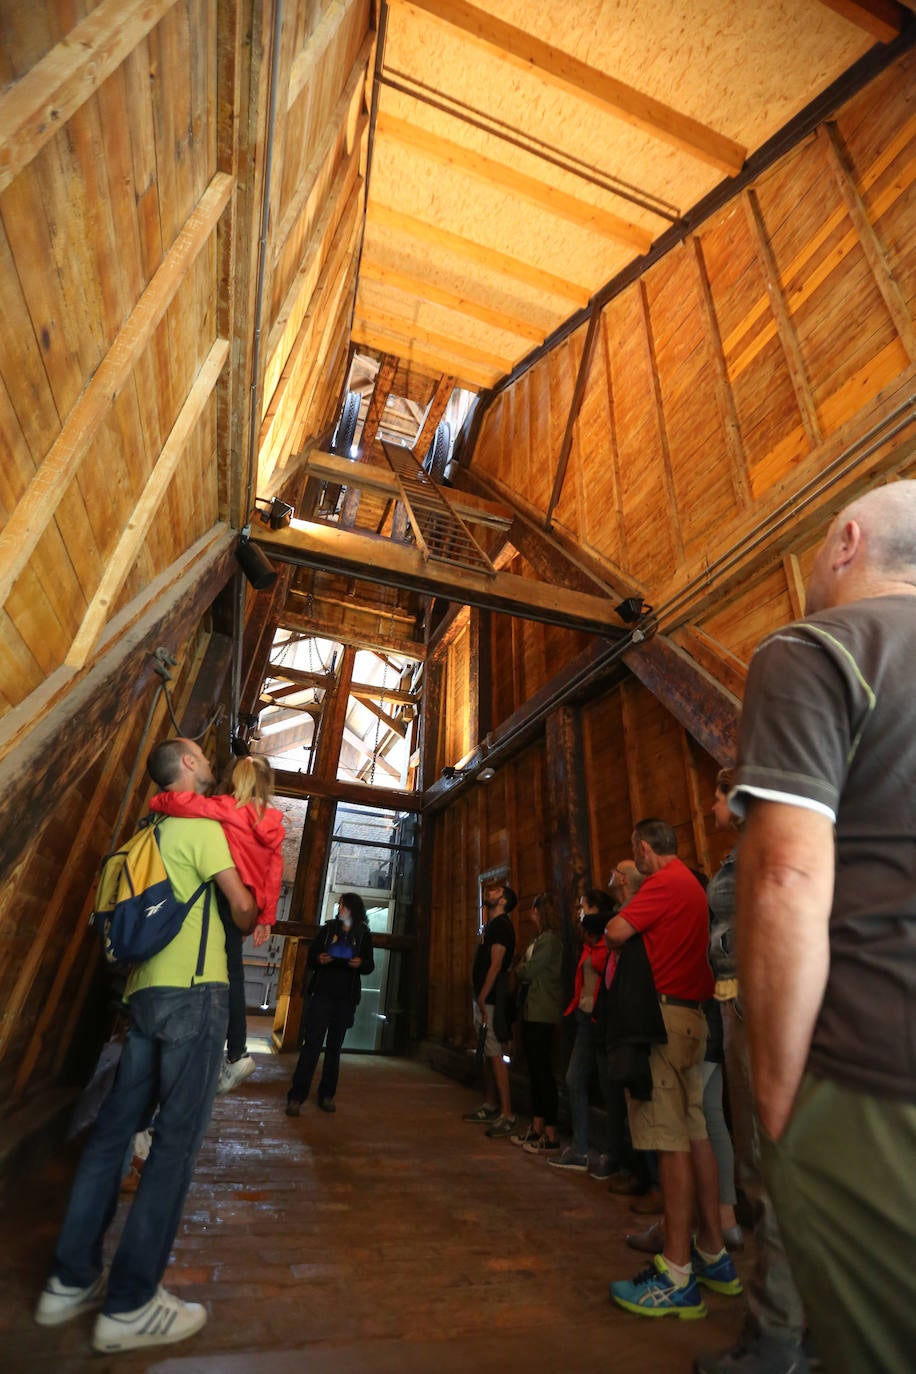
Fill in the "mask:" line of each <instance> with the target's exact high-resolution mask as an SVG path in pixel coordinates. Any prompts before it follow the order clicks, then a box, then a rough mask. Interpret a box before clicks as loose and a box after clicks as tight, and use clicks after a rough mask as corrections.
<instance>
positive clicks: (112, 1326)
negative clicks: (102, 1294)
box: [92, 1287, 207, 1355]
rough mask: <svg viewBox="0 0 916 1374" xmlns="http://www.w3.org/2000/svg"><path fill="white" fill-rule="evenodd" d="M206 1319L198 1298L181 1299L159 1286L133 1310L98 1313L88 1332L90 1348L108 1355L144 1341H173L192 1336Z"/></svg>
mask: <svg viewBox="0 0 916 1374" xmlns="http://www.w3.org/2000/svg"><path fill="white" fill-rule="evenodd" d="M206 1320H207V1309H206V1308H205V1307H202V1306H201V1304H200V1303H199V1302H182V1301H181V1298H176V1297H175V1294H174V1293H167V1292H166V1290H165V1289H164V1288H161V1287H160V1288H159V1289H158V1290H157V1292H156V1294H155V1296H154V1297H152V1298H150V1300H149V1302H147V1303H144V1304H143V1306H142V1307H138V1308H137V1310H136V1312H117V1313H115V1315H114V1316H107V1315H106V1314H105V1313H104V1312H102V1313H100V1314H99V1316H98V1317H96V1320H95V1329H94V1330H93V1332H92V1348H93V1350H97V1351H99V1352H100V1353H101V1354H103V1355H111V1354H114V1353H115V1352H116V1351H118V1350H138V1349H140V1348H141V1347H143V1346H147V1345H173V1344H174V1343H175V1342H176V1341H184V1340H187V1338H188V1336H193V1335H194V1333H195V1331H199V1330H200V1328H201V1327H202V1326H203V1325H204V1323H205V1322H206Z"/></svg>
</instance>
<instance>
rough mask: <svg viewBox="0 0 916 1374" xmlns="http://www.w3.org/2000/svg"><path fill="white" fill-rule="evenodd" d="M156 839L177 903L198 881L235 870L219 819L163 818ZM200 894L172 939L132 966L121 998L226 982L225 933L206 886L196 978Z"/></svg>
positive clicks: (201, 914) (200, 925)
mask: <svg viewBox="0 0 916 1374" xmlns="http://www.w3.org/2000/svg"><path fill="white" fill-rule="evenodd" d="M159 840H160V844H159V850H160V853H161V854H162V862H163V864H164V865H165V871H166V873H167V874H168V875H169V880H170V882H171V884H172V888H173V890H174V892H175V896H176V897H177V898H178V900H179V901H180V902H186V901H187V900H188V898H189V897H190V896H191V894H192V893H193V892H194V891H195V889H196V888H198V887H199V886H200V884H201V883H202V882H203V881H204V879H206V880H208V881H209V880H210V879H211V878H212V877H213V875H214V873H221V872H222V871H223V869H226V868H234V867H235V865H234V864H233V862H232V855H231V854H230V853H229V846H228V844H227V843H226V836H225V835H224V833H223V827H222V826H221V825H220V823H219V821H205V820H186V819H184V818H183V817H178V816H168V817H167V818H166V819H165V820H164V821H163V822H162V824H161V825H160V827H159ZM205 895H206V894H204V895H202V896H201V897H200V898H199V900H198V901H196V902H195V903H194V905H193V906H192V907H191V910H190V911H189V912H188V914H187V916H186V917H185V920H184V924H183V925H182V927H181V930H180V931H179V932H178V934H177V935H176V936H175V938H174V940H171V941H170V942H169V943H168V944H167V945H166V947H165V949H161V950H160V951H159V953H158V954H154V955H153V957H152V959H147V960H146V962H145V963H143V964H136V965H135V966H134V968H133V969H132V970H131V973H130V977H129V978H128V980H127V988H126V990H125V993H124V996H125V998H128V997H130V996H131V994H132V993H135V992H139V991H140V989H141V988H190V987H193V986H194V984H195V983H228V981H229V970H228V967H227V965H226V935H225V931H224V930H223V923H222V921H221V920H220V918H219V912H218V911H217V908H216V891H215V889H214V887H213V886H212V884H211V890H210V925H209V930H208V933H207V953H206V959H205V961H204V971H203V975H202V977H200V978H198V977H197V972H196V971H197V956H198V953H199V952H200V934H201V927H202V922H203V913H204V898H205Z"/></svg>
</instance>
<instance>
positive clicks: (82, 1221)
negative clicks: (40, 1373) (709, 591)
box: [52, 983, 228, 1315]
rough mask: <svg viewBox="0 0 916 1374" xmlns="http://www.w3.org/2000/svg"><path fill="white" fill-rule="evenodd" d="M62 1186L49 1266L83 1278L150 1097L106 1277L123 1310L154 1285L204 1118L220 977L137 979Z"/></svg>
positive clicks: (220, 1004) (212, 1075) (67, 1277)
mask: <svg viewBox="0 0 916 1374" xmlns="http://www.w3.org/2000/svg"><path fill="white" fill-rule="evenodd" d="M129 1005H130V1031H129V1032H128V1036H127V1040H126V1042H125V1045H124V1052H123V1054H122V1055H121V1062H120V1064H119V1066H118V1076H117V1078H116V1079H115V1083H114V1087H113V1088H112V1090H111V1092H110V1094H109V1095H108V1097H107V1098H106V1099H105V1101H104V1102H103V1103H102V1108H101V1111H100V1112H99V1116H98V1120H97V1122H96V1124H95V1129H94V1131H93V1133H92V1136H91V1138H90V1140H89V1142H88V1144H87V1145H86V1148H85V1150H84V1151H83V1157H82V1159H81V1160H80V1164H79V1168H78V1170H77V1173H76V1178H75V1179H74V1181H73V1187H72V1189H71V1191H70V1201H69V1203H68V1204H67V1213H66V1216H65V1217H64V1224H63V1227H62V1229H61V1233H60V1236H59V1238H58V1242H57V1250H56V1252H55V1256H54V1267H53V1270H52V1272H53V1273H54V1274H55V1275H56V1277H57V1278H58V1279H59V1280H60V1281H61V1283H64V1284H67V1285H70V1286H74V1287H78V1288H87V1287H88V1286H89V1285H90V1284H91V1283H93V1282H94V1281H95V1279H96V1278H97V1277H98V1275H99V1273H100V1272H101V1269H102V1243H103V1240H104V1237H105V1232H106V1231H107V1229H108V1227H109V1225H110V1223H111V1219H112V1217H113V1216H114V1213H115V1208H116V1207H117V1205H118V1190H119V1187H120V1183H121V1166H122V1163H123V1160H124V1154H125V1151H126V1149H127V1146H128V1143H129V1141H130V1140H131V1138H132V1137H133V1135H134V1133H135V1132H136V1131H137V1130H139V1129H140V1128H141V1127H142V1125H143V1124H144V1122H145V1121H146V1120H148V1118H149V1114H150V1112H151V1111H152V1109H153V1108H154V1107H155V1105H156V1103H157V1102H158V1103H159V1115H158V1117H157V1119H156V1130H155V1133H154V1135H153V1144H152V1149H151V1150H150V1154H149V1158H148V1159H147V1161H146V1165H145V1167H144V1170H143V1174H142V1176H141V1179H140V1184H139V1187H138V1188H137V1192H136V1194H135V1196H134V1201H133V1205H132V1206H131V1209H130V1213H129V1214H128V1217H127V1221H126V1222H125V1225H124V1231H123V1234H122V1236H121V1240H120V1243H119V1245H118V1248H117V1251H116V1252H115V1256H114V1259H113V1261H112V1264H111V1273H110V1275H109V1278H108V1296H107V1298H106V1300H105V1307H104V1310H105V1312H107V1313H109V1314H111V1315H114V1314H115V1313H118V1312H132V1311H134V1310H135V1308H138V1307H142V1306H143V1304H144V1303H146V1302H148V1301H149V1299H150V1298H151V1297H152V1296H153V1294H154V1293H155V1292H156V1289H157V1288H158V1286H159V1282H160V1280H161V1278H162V1275H163V1273H164V1272H165V1267H166V1265H167V1264H168V1261H169V1253H170V1252H171V1249H172V1242H173V1240H174V1239H175V1234H176V1232H177V1230H178V1223H179V1221H180V1220H181V1209H182V1207H183V1205H184V1199H185V1194H186V1193H187V1191H188V1185H189V1184H190V1182H191V1175H192V1173H193V1171H194V1161H195V1160H196V1158H197V1151H198V1149H199V1148H200V1142H201V1140H202V1139H203V1136H204V1132H205V1130H206V1129H207V1124H208V1122H209V1120H210V1111H211V1108H212V1106H213V1098H214V1096H215V1093H216V1084H217V1079H218V1076H219V1067H220V1063H221V1061H222V1057H223V1046H224V1044H225V1041H226V1025H227V1021H228V989H227V987H226V985H225V983H201V984H199V985H198V986H197V987H193V988H144V989H143V990H142V991H141V992H137V993H135V994H134V995H133V997H132V998H131V999H130V1004H129Z"/></svg>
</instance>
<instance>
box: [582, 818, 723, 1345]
mask: <svg viewBox="0 0 916 1374" xmlns="http://www.w3.org/2000/svg"><path fill="white" fill-rule="evenodd" d="M633 858H634V859H635V861H636V867H637V869H638V870H639V872H640V873H642V874H643V878H644V881H643V884H642V887H641V888H640V890H639V892H637V894H636V896H635V897H633V898H632V900H631V901H629V902H628V903H627V905H626V908H625V913H624V914H622V915H619V916H615V917H614V918H613V919H612V920H611V921H610V922H609V923H608V925H607V928H606V930H605V939H606V941H607V943H608V944H609V945H610V947H611V948H612V949H619V948H620V947H621V946H623V945H625V944H626V942H627V941H628V940H630V939H633V938H634V937H636V936H639V937H641V938H642V941H643V944H644V946H645V951H646V954H647V956H648V960H649V966H650V968H651V970H652V977H653V980H654V983H655V992H656V995H657V996H658V1000H659V1003H660V1006H661V1013H662V1018H663V1020H664V1023H665V1030H666V1032H667V1035H668V1040H667V1043H666V1044H663V1045H653V1047H652V1051H651V1055H650V1059H649V1066H650V1069H651V1072H652V1096H651V1098H650V1099H649V1100H648V1101H646V1102H641V1101H636V1100H635V1099H633V1098H630V1101H629V1118H630V1134H631V1136H632V1139H633V1146H634V1148H635V1149H637V1150H655V1151H657V1153H658V1171H659V1180H660V1182H661V1189H662V1199H663V1203H664V1208H665V1248H664V1252H663V1254H661V1255H658V1256H656V1258H655V1261H654V1264H653V1265H652V1266H650V1267H649V1268H648V1269H646V1270H645V1271H644V1272H643V1273H640V1274H638V1275H637V1276H636V1278H635V1279H632V1280H625V1281H622V1282H619V1283H612V1284H611V1290H610V1291H611V1298H612V1299H613V1301H614V1302H616V1303H617V1304H618V1306H620V1307H624V1308H626V1309H627V1310H628V1311H631V1312H637V1313H639V1314H640V1315H642V1316H660V1315H664V1314H667V1313H671V1314H672V1315H675V1316H681V1317H687V1318H690V1317H703V1316H705V1315H706V1308H705V1306H704V1305H703V1300H702V1297H701V1295H700V1290H699V1288H698V1286H697V1281H699V1282H700V1283H701V1284H704V1285H705V1286H706V1287H708V1288H712V1289H714V1290H715V1291H716V1292H719V1293H729V1294H735V1293H740V1292H741V1284H740V1282H739V1280H738V1276H737V1273H736V1272H735V1267H734V1265H733V1264H732V1261H731V1260H730V1259H729V1257H728V1256H727V1254H726V1252H725V1247H724V1245H723V1243H722V1228H721V1225H720V1222H719V1178H718V1171H717V1169H716V1160H715V1156H714V1154H713V1152H712V1146H711V1144H710V1142H709V1137H708V1135H707V1132H706V1120H705V1117H704V1116H703V1070H702V1065H703V1055H704V1054H705V1052H706V1018H705V1016H704V1015H703V1010H702V1003H703V1002H705V1001H706V1000H707V998H710V997H712V995H713V990H714V980H713V976H712V971H711V969H710V967H709V960H708V958H707V948H708V945H709V911H708V908H707V905H706V894H705V892H704V891H703V889H702V887H701V886H700V884H699V883H698V882H697V880H696V878H695V877H694V876H693V874H692V873H691V872H690V870H689V868H687V867H686V866H685V865H684V864H682V863H681V861H680V859H679V858H678V857H677V836H676V834H675V832H674V829H673V828H672V827H671V826H670V825H668V823H667V822H666V821H660V820H645V821H640V822H639V824H638V825H637V826H636V829H635V830H634V831H633ZM695 1211H696V1213H697V1219H698V1225H697V1243H696V1246H695V1247H694V1248H693V1250H691V1242H690V1234H691V1230H692V1228H693V1222H694V1212H695Z"/></svg>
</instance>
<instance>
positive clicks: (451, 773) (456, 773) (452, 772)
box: [442, 763, 461, 782]
mask: <svg viewBox="0 0 916 1374" xmlns="http://www.w3.org/2000/svg"><path fill="white" fill-rule="evenodd" d="M442 776H443V777H444V778H445V781H446V782H454V781H455V779H456V778H459V777H460V776H461V769H460V768H453V767H452V765H451V764H450V763H447V764H446V765H445V767H444V768H443V770H442Z"/></svg>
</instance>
